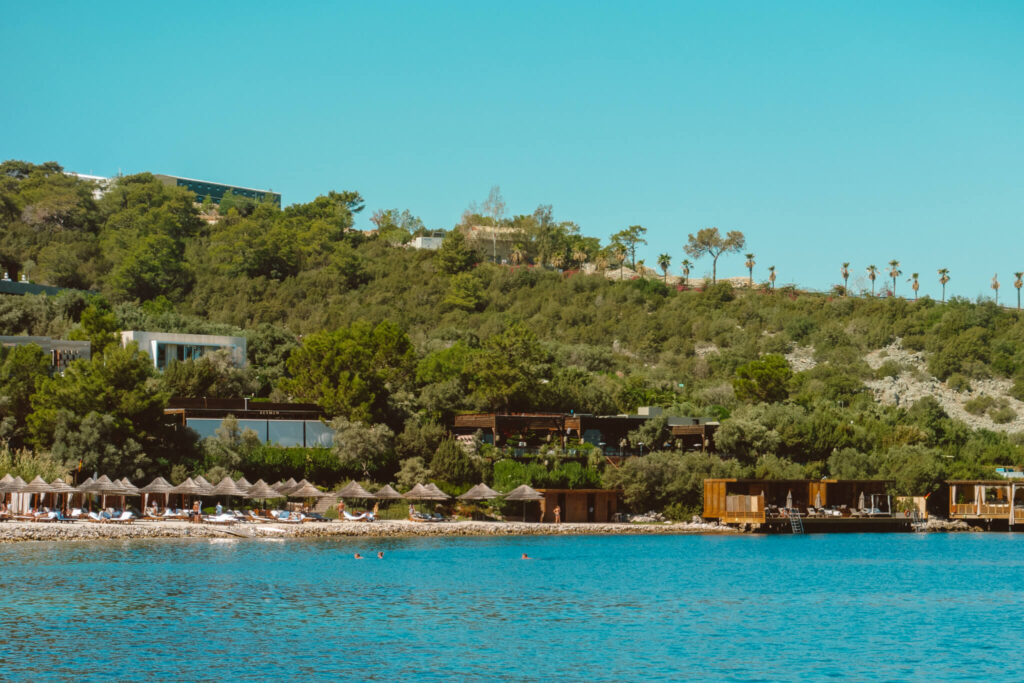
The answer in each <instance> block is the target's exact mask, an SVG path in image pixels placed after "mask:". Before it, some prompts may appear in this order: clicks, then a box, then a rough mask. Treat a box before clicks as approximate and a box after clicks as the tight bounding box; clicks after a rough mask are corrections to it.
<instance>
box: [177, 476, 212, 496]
mask: <svg viewBox="0 0 1024 683" xmlns="http://www.w3.org/2000/svg"><path fill="white" fill-rule="evenodd" d="M171 493H181V494H183V495H188V496H198V495H201V494H202V493H204V491H203V487H202V486H200V485H199V484H197V483H196V482H195V480H194V479H192V477H189V478H188V479H186V480H185V481H183V482H181V483H180V484H178V485H177V486H175V487H174V488H173V489H171Z"/></svg>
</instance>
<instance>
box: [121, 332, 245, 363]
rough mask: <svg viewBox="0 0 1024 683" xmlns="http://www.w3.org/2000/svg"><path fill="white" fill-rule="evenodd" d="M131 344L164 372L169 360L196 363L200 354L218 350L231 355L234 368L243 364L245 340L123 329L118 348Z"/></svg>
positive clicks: (213, 335)
mask: <svg viewBox="0 0 1024 683" xmlns="http://www.w3.org/2000/svg"><path fill="white" fill-rule="evenodd" d="M132 342H135V343H136V344H138V345H139V349H140V350H141V351H145V352H146V353H147V354H149V357H150V358H152V359H153V366H154V367H155V368H156V369H157V370H165V369H166V368H167V366H168V365H170V364H171V361H175V360H176V361H179V362H184V361H186V360H190V359H191V360H197V359H199V358H201V357H202V356H203V355H204V354H207V353H209V352H211V351H218V350H220V349H227V350H228V351H230V352H231V359H232V362H233V363H234V365H235V367H238V368H244V367H245V365H246V355H245V354H246V344H245V337H229V336H224V335H217V334H177V333H173V332H140V331H137V330H126V331H124V332H122V333H121V346H128V345H129V344H131V343H132Z"/></svg>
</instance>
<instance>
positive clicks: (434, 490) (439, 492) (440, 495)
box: [423, 483, 451, 500]
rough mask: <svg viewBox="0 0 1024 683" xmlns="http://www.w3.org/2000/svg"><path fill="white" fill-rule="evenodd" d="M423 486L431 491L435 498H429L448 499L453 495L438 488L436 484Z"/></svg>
mask: <svg viewBox="0 0 1024 683" xmlns="http://www.w3.org/2000/svg"><path fill="white" fill-rule="evenodd" d="M423 488H425V489H426V490H427V491H430V493H431V494H433V498H428V499H427V500H448V499H449V498H451V496H449V495H448V494H447V493H445V492H444V491H442V490H441V489H439V488H437V485H436V484H433V483H431V484H427V485H426V486H424V487H423Z"/></svg>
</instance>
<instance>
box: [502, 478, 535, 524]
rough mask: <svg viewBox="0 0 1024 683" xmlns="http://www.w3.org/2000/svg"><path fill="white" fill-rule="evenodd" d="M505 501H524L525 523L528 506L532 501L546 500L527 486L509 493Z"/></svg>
mask: <svg viewBox="0 0 1024 683" xmlns="http://www.w3.org/2000/svg"><path fill="white" fill-rule="evenodd" d="M505 500H521V501H523V521H524V522H525V521H526V504H527V503H528V502H530V501H535V500H544V494H543V493H541V492H540V491H537V490H535V489H531V488H530V487H529V486H527V485H526V484H523V485H522V486H517V487H516V488H514V489H512V490H511V491H509V493H508V495H506V496H505Z"/></svg>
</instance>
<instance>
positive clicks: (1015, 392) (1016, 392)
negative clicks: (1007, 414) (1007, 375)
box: [1010, 377, 1024, 401]
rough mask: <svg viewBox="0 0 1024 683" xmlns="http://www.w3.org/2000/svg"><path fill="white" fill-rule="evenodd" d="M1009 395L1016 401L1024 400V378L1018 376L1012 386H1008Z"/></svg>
mask: <svg viewBox="0 0 1024 683" xmlns="http://www.w3.org/2000/svg"><path fill="white" fill-rule="evenodd" d="M1010 396H1013V397H1014V398H1015V399H1017V400H1018V401H1024V378H1021V377H1018V378H1017V379H1015V380H1014V381H1013V386H1012V387H1010Z"/></svg>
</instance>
